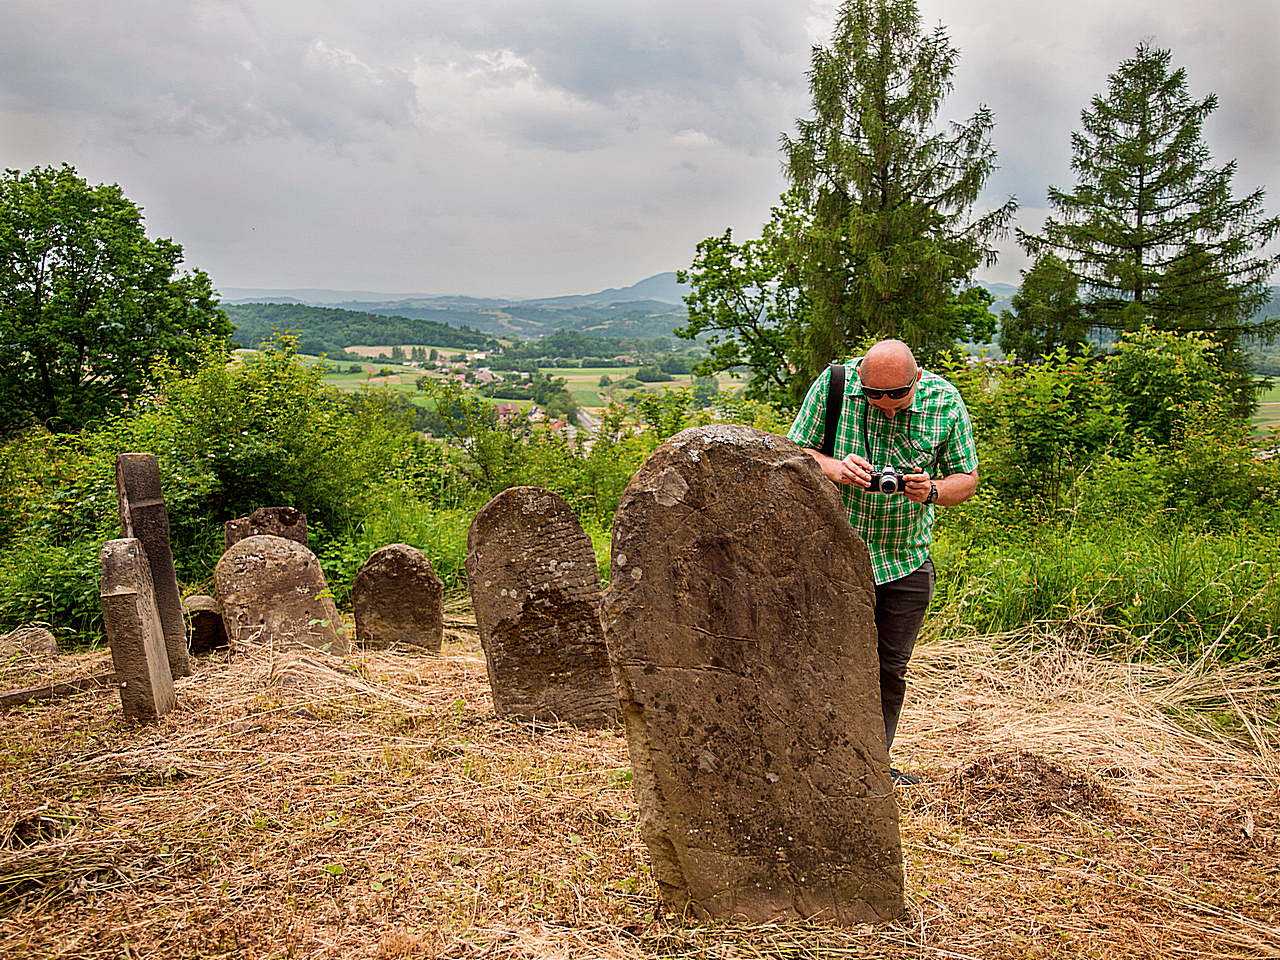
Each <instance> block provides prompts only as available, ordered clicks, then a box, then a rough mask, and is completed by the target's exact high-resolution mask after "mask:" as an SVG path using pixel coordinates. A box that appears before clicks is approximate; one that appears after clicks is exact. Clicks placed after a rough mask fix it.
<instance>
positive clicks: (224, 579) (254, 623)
mask: <svg viewBox="0 0 1280 960" xmlns="http://www.w3.org/2000/svg"><path fill="white" fill-rule="evenodd" d="M213 579H214V584H215V586H216V590H217V595H218V596H217V599H218V604H219V605H220V606H221V607H222V622H223V624H224V625H225V626H226V629H227V636H228V637H229V638H231V639H232V640H252V641H257V642H259V643H290V642H296V643H304V644H306V645H308V646H312V647H321V648H323V649H326V650H329V651H332V652H334V653H346V652H347V641H346V639H345V637H344V636H343V634H341V633H339V632H338V631H339V629H340V628H341V626H342V620H341V618H340V617H339V616H338V608H337V607H335V606H334V604H333V599H332V597H331V596H330V594H329V587H328V584H327V583H325V579H324V573H323V572H322V571H321V569H320V564H319V562H318V561H317V560H316V558H315V555H314V554H312V552H311V551H310V550H308V549H307V548H306V547H304V546H303V545H302V544H300V543H295V542H294V541H293V540H285V539H284V538H283V537H272V536H260V537H248V538H246V539H244V540H241V541H240V542H239V543H236V544H234V545H233V546H232V547H231V549H230V550H228V551H227V552H226V553H224V554H223V555H222V559H220V560H219V561H218V564H217V566H216V567H214V570H213Z"/></svg>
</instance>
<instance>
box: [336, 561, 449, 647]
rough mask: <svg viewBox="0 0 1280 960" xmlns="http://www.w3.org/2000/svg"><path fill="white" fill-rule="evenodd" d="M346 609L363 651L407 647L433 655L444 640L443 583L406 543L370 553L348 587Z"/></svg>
mask: <svg viewBox="0 0 1280 960" xmlns="http://www.w3.org/2000/svg"><path fill="white" fill-rule="evenodd" d="M351 609H352V613H354V615H355V620H356V640H357V642H359V644H360V645H361V646H363V647H366V648H368V649H372V650H385V649H386V648H387V647H390V646H391V645H392V644H408V645H410V646H414V647H426V648H427V649H428V650H430V651H432V652H438V651H439V650H440V645H441V643H443V642H444V583H443V582H442V581H441V580H440V578H439V577H437V576H436V571H435V569H434V568H433V567H432V566H431V561H430V560H428V559H427V558H426V557H425V556H423V555H422V551H420V550H417V549H415V548H414V547H411V546H409V545H408V544H407V543H393V544H391V545H390V546H386V547H382V548H381V549H378V550H375V551H374V552H373V553H372V554H371V555H370V557H369V559H368V560H366V561H365V564H364V566H363V567H361V568H360V572H359V573H358V574H357V575H356V580H355V583H354V584H352V588H351Z"/></svg>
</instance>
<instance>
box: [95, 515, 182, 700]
mask: <svg viewBox="0 0 1280 960" xmlns="http://www.w3.org/2000/svg"><path fill="white" fill-rule="evenodd" d="M101 561H102V582H101V588H100V591H99V592H100V594H101V599H102V619H103V623H104V626H105V627H106V633H107V641H108V642H109V643H110V644H111V662H112V664H113V665H114V666H115V671H116V681H117V682H118V683H119V685H120V702H121V704H122V705H123V706H124V715H125V716H126V717H129V718H130V719H133V720H141V721H150V720H155V719H157V718H159V717H162V716H164V715H165V714H166V713H168V712H169V711H170V710H172V709H173V706H174V704H175V703H176V702H177V695H176V693H175V692H174V688H173V675H172V673H171V672H170V669H169V656H168V653H167V652H166V650H165V637H164V628H163V627H162V626H161V625H160V612H159V610H157V609H156V600H155V594H154V592H153V591H152V587H151V563H150V561H149V560H148V559H147V553H146V549H145V548H144V547H143V545H142V542H141V541H140V540H136V539H131V538H130V539H122V540H108V541H107V542H106V543H104V544H103V545H102V554H101Z"/></svg>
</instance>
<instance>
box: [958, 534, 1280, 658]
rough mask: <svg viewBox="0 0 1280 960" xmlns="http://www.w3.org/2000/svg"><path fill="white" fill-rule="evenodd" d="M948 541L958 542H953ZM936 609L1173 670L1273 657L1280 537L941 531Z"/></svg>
mask: <svg viewBox="0 0 1280 960" xmlns="http://www.w3.org/2000/svg"><path fill="white" fill-rule="evenodd" d="M957 533H959V534H960V535H958V536H957V535H956V534H957ZM934 558H935V562H936V563H937V564H938V568H939V591H938V593H939V597H938V600H937V601H935V603H936V605H937V607H938V608H939V609H940V610H941V609H943V608H945V610H946V614H945V619H946V620H947V621H948V622H950V623H951V624H952V625H953V627H955V628H961V629H964V630H971V631H974V632H976V633H980V634H984V633H985V634H993V633H1004V632H1016V631H1019V630H1023V629H1026V628H1027V627H1028V625H1030V624H1033V623H1037V622H1039V623H1045V622H1056V623H1061V624H1067V623H1072V624H1075V625H1077V626H1078V627H1083V628H1087V631H1088V632H1089V634H1090V636H1091V637H1092V638H1093V639H1094V640H1096V641H1097V642H1099V643H1100V645H1102V646H1108V645H1114V644H1121V645H1123V646H1124V647H1125V648H1126V649H1125V652H1126V653H1127V654H1128V655H1131V656H1137V657H1139V658H1141V657H1143V656H1146V655H1159V656H1174V657H1177V658H1179V659H1182V660H1184V661H1192V660H1195V659H1198V658H1199V657H1201V656H1202V655H1207V656H1208V657H1209V658H1210V659H1223V660H1240V659H1244V658H1247V657H1253V656H1257V655H1259V654H1260V653H1264V654H1265V655H1268V656H1275V653H1276V630H1277V626H1278V625H1280V536H1277V535H1276V533H1274V532H1264V531H1259V530H1253V529H1241V530H1238V531H1233V532H1228V533H1222V534H1215V533H1212V532H1208V531H1203V530H1196V529H1160V528H1158V527H1144V526H1143V525H1141V524H1134V525H1124V524H1119V523H1117V524H1113V525H1109V526H1106V527H1102V526H1099V527H1097V528H1092V529H1091V528H1085V527H1083V526H1077V527H1063V526H1058V525H1053V524H1046V525H1043V526H1040V527H1036V528H1029V529H1018V527H1017V525H1016V524H1013V525H1009V526H1005V527H1003V528H1000V526H999V522H998V521H996V522H994V523H992V524H989V525H988V528H987V529H985V530H983V531H981V532H978V531H977V530H974V529H970V530H966V531H963V532H960V531H952V530H948V529H946V528H944V529H942V530H940V532H939V536H938V539H937V542H936V544H935V549H934Z"/></svg>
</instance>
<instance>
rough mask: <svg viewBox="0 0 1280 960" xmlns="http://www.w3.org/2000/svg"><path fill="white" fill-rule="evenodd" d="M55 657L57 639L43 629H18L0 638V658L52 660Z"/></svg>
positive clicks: (56, 653) (56, 654)
mask: <svg viewBox="0 0 1280 960" xmlns="http://www.w3.org/2000/svg"><path fill="white" fill-rule="evenodd" d="M57 656H58V641H57V638H56V637H54V635H53V634H52V633H51V632H50V631H48V630H46V629H45V628H44V627H34V626H32V627H18V628H17V629H16V630H10V631H9V632H8V633H6V634H5V635H4V636H0V657H31V658H34V659H36V660H52V659H54V658H55V657H57Z"/></svg>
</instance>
